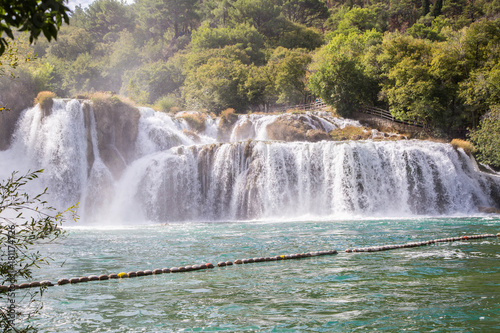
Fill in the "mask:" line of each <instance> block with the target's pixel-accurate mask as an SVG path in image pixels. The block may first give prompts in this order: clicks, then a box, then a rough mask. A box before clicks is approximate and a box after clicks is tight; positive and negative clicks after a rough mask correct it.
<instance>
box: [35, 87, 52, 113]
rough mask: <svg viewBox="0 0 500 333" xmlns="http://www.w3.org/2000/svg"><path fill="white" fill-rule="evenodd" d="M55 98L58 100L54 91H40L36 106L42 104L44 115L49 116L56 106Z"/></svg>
mask: <svg viewBox="0 0 500 333" xmlns="http://www.w3.org/2000/svg"><path fill="white" fill-rule="evenodd" d="M54 98H56V94H55V93H53V92H52V91H40V92H39V93H38V95H37V96H36V98H35V105H36V104H40V108H41V109H42V111H43V114H44V115H45V116H47V115H49V114H50V111H51V110H52V105H54V100H53V99H54Z"/></svg>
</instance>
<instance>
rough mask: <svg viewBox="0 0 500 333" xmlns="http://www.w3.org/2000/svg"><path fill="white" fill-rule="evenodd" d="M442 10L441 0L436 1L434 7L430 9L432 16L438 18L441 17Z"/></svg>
mask: <svg viewBox="0 0 500 333" xmlns="http://www.w3.org/2000/svg"><path fill="white" fill-rule="evenodd" d="M442 10H443V0H436V2H435V3H434V6H433V7H432V16H434V17H438V16H439V15H441V11H442Z"/></svg>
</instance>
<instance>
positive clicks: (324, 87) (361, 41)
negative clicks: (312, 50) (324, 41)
mask: <svg viewBox="0 0 500 333" xmlns="http://www.w3.org/2000/svg"><path fill="white" fill-rule="evenodd" d="M381 38H382V35H381V34H380V33H376V32H374V31H368V32H365V33H364V34H356V33H351V34H349V35H348V36H346V35H343V34H341V35H337V36H335V37H334V38H332V40H330V42H329V43H328V45H326V47H324V48H322V49H321V50H320V51H319V52H318V53H317V54H315V56H314V58H315V60H314V62H313V63H312V65H311V67H310V70H311V71H312V72H313V74H312V75H311V77H310V79H309V89H310V90H311V92H312V93H314V94H316V95H317V96H320V97H321V98H322V99H323V100H324V101H325V102H326V103H328V104H329V105H331V106H333V107H334V108H336V110H337V112H338V113H339V114H340V115H342V116H349V115H350V114H351V113H352V112H353V111H355V110H356V109H358V108H359V107H360V106H361V105H373V103H374V102H375V101H376V96H377V92H378V87H377V81H376V80H375V79H374V78H373V77H372V76H371V75H369V74H368V73H367V72H366V71H365V70H366V68H365V67H366V66H365V62H364V61H363V59H362V54H363V53H364V52H365V50H366V49H367V48H369V47H372V46H373V45H376V44H377V43H380V42H381Z"/></svg>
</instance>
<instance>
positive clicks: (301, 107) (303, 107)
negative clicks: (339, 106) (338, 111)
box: [267, 100, 328, 113]
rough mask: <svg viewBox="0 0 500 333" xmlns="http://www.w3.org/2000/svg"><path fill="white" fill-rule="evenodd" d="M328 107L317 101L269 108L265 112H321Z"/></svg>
mask: <svg viewBox="0 0 500 333" xmlns="http://www.w3.org/2000/svg"><path fill="white" fill-rule="evenodd" d="M326 107H328V105H327V104H326V103H325V102H323V101H322V100H317V101H316V102H313V103H309V104H298V105H288V106H279V107H270V108H269V109H268V110H267V112H278V113H279V112H286V111H288V110H298V111H317V110H323V109H325V108H326Z"/></svg>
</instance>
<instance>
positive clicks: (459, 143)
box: [451, 139, 474, 154]
mask: <svg viewBox="0 0 500 333" xmlns="http://www.w3.org/2000/svg"><path fill="white" fill-rule="evenodd" d="M451 145H452V146H453V148H455V149H458V148H462V149H463V150H464V151H465V152H466V153H467V154H471V153H473V152H474V145H473V144H472V143H470V142H469V141H465V140H462V139H453V140H451Z"/></svg>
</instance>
